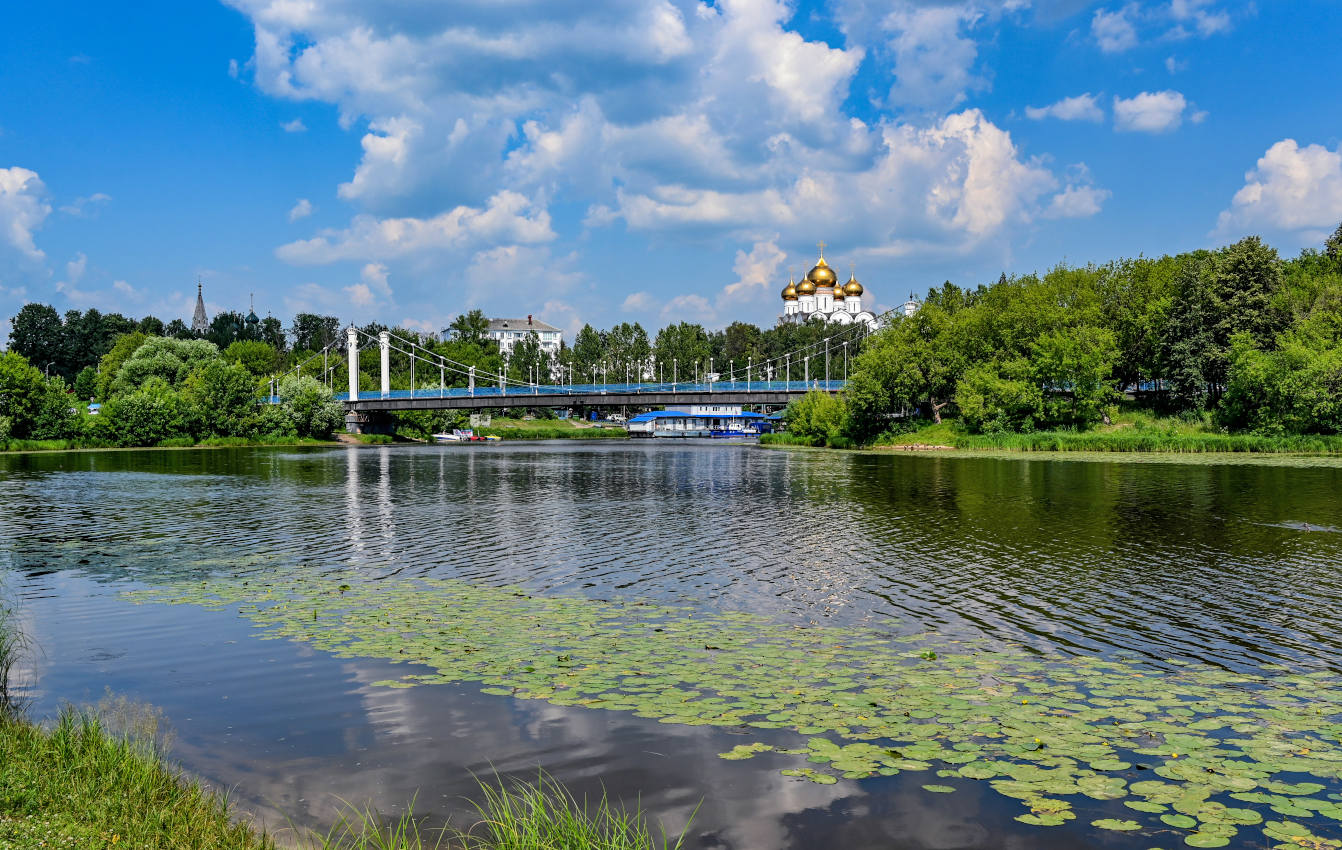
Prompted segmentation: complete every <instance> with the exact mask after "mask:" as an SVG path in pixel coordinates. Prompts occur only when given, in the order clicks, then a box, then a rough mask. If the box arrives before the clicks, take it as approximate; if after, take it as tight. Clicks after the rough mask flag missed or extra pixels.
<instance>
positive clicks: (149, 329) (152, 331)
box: [135, 316, 164, 336]
mask: <svg viewBox="0 0 1342 850" xmlns="http://www.w3.org/2000/svg"><path fill="white" fill-rule="evenodd" d="M135 329H136V330H137V331H139V332H140V333H142V334H144V335H146V336H163V332H164V325H163V320H162V319H158V318H155V317H153V316H145V317H144V318H143V319H141V320H140V323H139V324H138V325H136V326H135Z"/></svg>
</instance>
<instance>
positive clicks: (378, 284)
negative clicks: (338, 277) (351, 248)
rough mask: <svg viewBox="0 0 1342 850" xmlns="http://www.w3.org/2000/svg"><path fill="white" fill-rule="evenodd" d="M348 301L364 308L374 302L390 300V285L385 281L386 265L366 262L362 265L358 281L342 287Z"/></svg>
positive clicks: (383, 302) (379, 302) (382, 302)
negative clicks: (347, 296)
mask: <svg viewBox="0 0 1342 850" xmlns="http://www.w3.org/2000/svg"><path fill="white" fill-rule="evenodd" d="M344 290H345V293H346V294H347V295H349V300H350V303H351V304H353V305H354V306H355V307H359V308H361V309H366V308H368V307H371V306H373V305H374V304H386V303H390V302H391V300H392V292H391V286H390V285H389V284H388V283H387V267H386V266H384V265H382V264H381V263H368V264H367V265H365V266H364V267H363V272H362V273H361V274H360V280H359V282H358V283H356V284H353V285H352V286H346V287H345V288H344Z"/></svg>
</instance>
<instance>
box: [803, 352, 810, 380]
mask: <svg viewBox="0 0 1342 850" xmlns="http://www.w3.org/2000/svg"><path fill="white" fill-rule="evenodd" d="M802 359H803V360H804V361H805V366H806V371H805V372H803V373H802V383H803V384H810V383H811V355H809V354H808V355H806V356H805V357H804V358H802Z"/></svg>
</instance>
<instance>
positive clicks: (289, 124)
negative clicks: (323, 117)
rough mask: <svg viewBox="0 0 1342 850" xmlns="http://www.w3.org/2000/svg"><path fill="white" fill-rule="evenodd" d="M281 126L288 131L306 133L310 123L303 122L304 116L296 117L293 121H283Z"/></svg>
mask: <svg viewBox="0 0 1342 850" xmlns="http://www.w3.org/2000/svg"><path fill="white" fill-rule="evenodd" d="M280 128H281V129H282V130H284V132H286V133H306V132H307V129H308V125H306V124H304V123H303V119H302V118H295V119H294V120H292V121H285V122H283V123H281V124H280Z"/></svg>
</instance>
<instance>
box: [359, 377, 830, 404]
mask: <svg viewBox="0 0 1342 850" xmlns="http://www.w3.org/2000/svg"><path fill="white" fill-rule="evenodd" d="M846 383H847V382H846V381H824V380H817V381H713V382H712V383H708V382H700V383H656V384H641V383H640V384H537V385H534V386H520V387H519V386H510V387H504V388H500V387H496V386H477V387H475V388H474V389H470V388H468V387H446V388H439V387H423V388H420V389H416V390H413V391H412V390H390V391H388V392H387V393H385V394H384V393H382V392H380V391H378V390H366V391H365V390H361V391H360V392H359V394H358V397H357V398H355V399H354V401H382V400H384V399H420V398H422V399H434V398H500V397H507V398H516V399H517V402H518V406H519V407H520V406H527V405H532V404H535V402H528V399H535V400H538V399H540V398H542V397H547V398H550V399H552V400H553V401H555V402H559V401H563V400H565V399H572V398H574V397H577V396H593V395H650V394H665V393H703V394H705V396H707V397H708V398H706V399H705V401H709V400H711V397H712V396H713V395H716V394H718V393H737V392H792V393H801V392H807V391H808V390H820V391H822V392H836V391H838V390H841V389H843V387H844V384H846ZM335 397H336V399H337V400H338V401H345V402H347V401H349V400H350V396H349V393H337V394H336V396H335ZM541 406H544V404H543V403H542V404H541Z"/></svg>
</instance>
